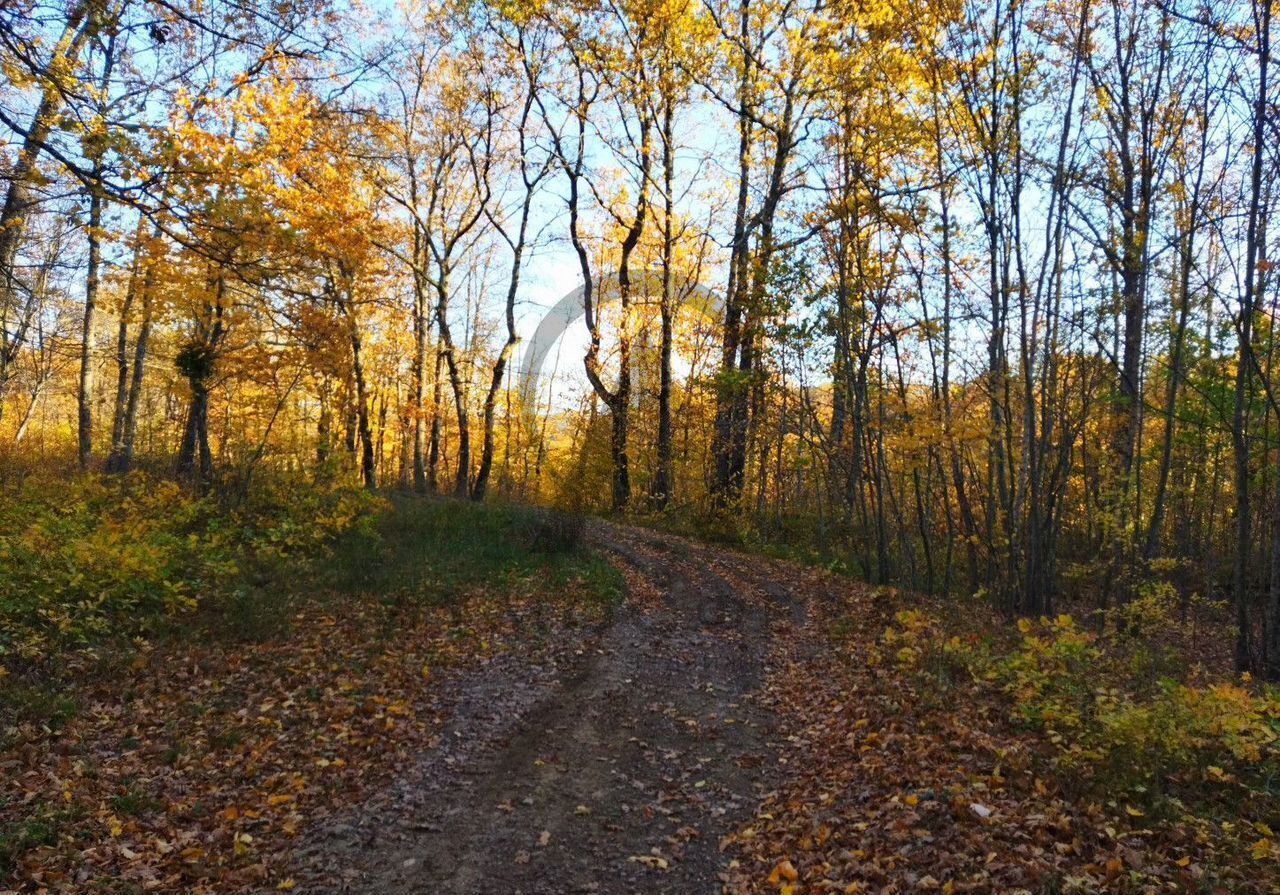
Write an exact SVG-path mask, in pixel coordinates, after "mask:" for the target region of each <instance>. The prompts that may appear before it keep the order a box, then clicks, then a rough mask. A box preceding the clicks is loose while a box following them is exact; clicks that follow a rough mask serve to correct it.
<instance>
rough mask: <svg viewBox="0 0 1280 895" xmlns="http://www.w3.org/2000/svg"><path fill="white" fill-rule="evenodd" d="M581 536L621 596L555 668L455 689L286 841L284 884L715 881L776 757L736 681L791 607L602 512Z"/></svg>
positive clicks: (511, 660) (718, 885)
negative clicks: (427, 744)
mask: <svg viewBox="0 0 1280 895" xmlns="http://www.w3.org/2000/svg"><path fill="white" fill-rule="evenodd" d="M589 538H590V540H591V542H592V544H593V546H594V547H596V548H597V549H601V550H604V551H606V552H607V553H608V554H609V555H611V556H613V557H614V558H615V559H616V560H617V562H618V563H619V565H620V566H621V567H622V568H623V570H624V572H625V574H626V577H627V581H628V597H627V600H626V602H625V604H624V605H623V606H622V607H621V608H619V609H618V610H617V611H616V612H615V613H614V615H613V617H612V618H611V620H610V621H609V623H608V624H607V625H606V626H604V627H603V628H602V629H601V630H600V631H599V632H597V634H596V636H594V637H593V638H591V639H589V640H588V642H587V644H586V645H584V647H583V648H582V649H581V650H579V651H577V654H575V655H572V656H571V658H570V659H569V660H568V661H566V662H563V663H561V664H559V665H557V666H548V665H532V664H529V663H528V662H527V661H525V660H522V658H521V657H519V656H509V657H506V658H505V659H504V660H502V661H500V662H495V663H490V664H489V665H488V666H487V667H486V668H484V669H483V671H482V672H478V673H476V674H474V675H472V676H471V677H469V678H464V679H462V680H459V681H455V682H454V683H453V686H452V689H453V691H454V692H453V693H452V694H451V695H450V697H449V698H450V699H451V700H452V701H453V704H452V707H451V721H450V723H449V726H448V727H447V729H446V730H445V731H443V733H442V735H441V737H440V740H439V744H438V746H437V747H436V748H434V749H432V750H431V751H430V753H429V754H427V755H424V756H423V759H422V762H421V764H420V766H418V767H416V768H413V769H411V771H409V772H408V773H406V774H405V775H404V776H403V777H402V778H401V779H400V780H399V781H398V782H397V783H396V785H394V786H393V787H391V788H390V789H389V790H387V791H385V792H383V793H380V794H378V795H377V796H375V797H374V798H373V799H371V800H370V801H368V802H366V803H365V804H363V805H360V806H358V807H357V808H354V809H353V810H351V811H350V812H348V813H347V814H345V815H344V816H342V817H340V818H338V819H336V820H334V821H332V822H330V823H329V824H327V825H326V826H325V827H324V828H323V829H322V830H320V831H319V832H318V834H317V835H316V836H315V837H314V838H312V839H311V840H310V841H309V842H308V843H307V844H306V845H305V846H304V847H303V849H302V850H301V851H300V854H299V861H300V864H302V865H304V866H305V872H301V871H300V873H299V875H298V877H297V879H298V887H297V891H309V892H324V893H337V892H350V893H370V895H373V893H379V895H381V893H416V892H423V893H426V892H430V893H468V895H475V893H503V895H507V893H511V895H516V893H522V895H533V893H548V895H549V893H572V892H584V893H631V892H646V893H649V892H653V893H657V892H672V893H701V892H707V893H711V892H719V891H721V890H722V887H723V881H724V879H725V878H726V876H725V872H726V864H727V861H728V857H727V856H725V855H722V854H721V851H720V848H719V843H720V839H721V837H722V836H724V835H725V834H726V833H728V832H730V831H731V830H732V829H734V828H735V827H736V826H737V825H739V824H740V823H742V822H743V821H744V820H745V819H746V818H747V817H749V816H750V814H751V812H752V811H753V809H754V808H755V806H756V805H757V804H758V802H759V800H760V798H761V796H762V795H763V793H764V791H765V790H766V789H767V787H768V783H767V780H768V778H769V777H770V776H772V771H773V769H774V764H775V762H776V757H775V756H774V754H773V752H772V751H771V739H772V734H773V731H772V723H773V722H772V719H771V717H770V716H769V715H768V713H767V712H766V711H764V710H763V709H762V708H761V707H760V706H758V705H757V704H756V703H755V702H754V700H753V699H752V692H753V690H754V689H755V688H757V687H758V686H759V685H760V682H761V680H762V678H763V676H764V674H765V673H766V671H767V663H768V662H769V661H770V655H771V651H772V649H773V645H774V644H775V643H776V642H778V641H779V639H781V638H785V637H786V636H787V633H788V631H789V630H790V627H791V626H792V625H793V624H796V623H798V622H799V621H800V620H801V616H802V613H803V607H802V606H801V605H800V604H799V603H798V602H797V601H795V600H794V599H793V598H792V596H791V594H790V592H789V590H788V588H787V585H786V582H785V580H780V579H781V578H783V576H778V575H773V574H770V572H769V568H770V566H769V565H768V564H767V563H758V562H754V561H751V562H749V561H746V560H744V559H742V558H741V557H737V556H735V555H733V554H731V553H728V552H726V551H720V550H717V549H715V548H711V547H707V546H705V545H699V544H694V543H693V542H689V541H686V540H683V539H679V538H675V537H671V536H666V535H658V534H654V533H651V532H647V531H641V530H637V529H631V528H624V527H619V526H614V525H609V524H605V523H593V524H592V528H591V530H590V533H589Z"/></svg>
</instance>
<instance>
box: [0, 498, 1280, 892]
mask: <svg viewBox="0 0 1280 895" xmlns="http://www.w3.org/2000/svg"><path fill="white" fill-rule="evenodd" d="M432 512H435V511H434V510H433V511H432ZM467 512H474V511H471V510H468V511H467ZM486 512H487V511H486ZM446 513H447V514H448V515H449V516H450V517H452V516H457V515H459V514H461V515H466V514H463V513H462V509H461V508H460V509H458V510H457V511H453V510H446ZM433 518H435V517H433ZM479 518H480V517H476V519H479ZM485 518H488V517H485ZM437 521H438V520H437ZM480 521H482V522H483V520H480ZM432 524H435V523H434V522H433V523H432ZM474 524H476V520H475V519H469V518H468V519H460V520H459V521H458V522H457V525H458V527H459V528H460V529H469V528H470V527H471V526H472V525H474ZM389 530H393V531H394V530H396V528H395V527H394V526H393V527H392V528H391V529H389ZM413 531H414V529H412V528H408V527H406V528H404V529H403V533H402V534H401V535H400V537H402V538H405V539H411V538H413V537H415V535H414V534H413ZM497 533H498V532H496V531H488V530H486V531H485V532H484V535H485V540H484V544H485V545H493V544H496V545H497V546H496V547H493V548H492V549H502V538H501V537H497V538H495V537H492V535H494V534H497ZM585 540H586V542H587V545H588V547H589V548H590V550H589V553H588V554H586V555H587V556H600V555H602V556H605V557H607V558H608V559H609V560H610V562H611V563H612V564H613V565H614V566H615V567H616V568H617V569H618V570H619V572H620V574H621V576H622V578H623V579H624V580H625V591H626V596H625V599H624V600H622V601H621V602H620V603H617V604H611V605H610V604H607V603H600V602H599V592H600V582H599V581H598V580H595V579H599V577H600V573H599V570H598V569H597V568H596V567H595V566H592V565H582V563H584V562H592V563H594V562H597V561H596V560H594V559H590V560H588V559H574V560H571V561H569V565H568V566H567V567H566V569H561V571H560V572H556V573H555V574H554V575H553V573H552V571H549V569H550V567H548V569H542V568H540V567H538V566H537V565H536V564H535V565H534V566H530V567H528V568H524V569H523V571H522V572H521V573H520V575H518V576H516V575H514V574H513V575H506V576H505V577H503V578H502V579H501V580H502V581H504V582H506V584H504V585H503V586H502V587H497V588H495V587H494V586H493V583H492V582H488V583H486V584H484V586H472V585H466V586H465V587H463V588H462V591H461V595H459V596H457V598H456V599H450V600H449V601H444V602H441V603H440V604H439V605H433V606H431V607H427V608H423V606H422V605H419V604H417V603H412V602H409V603H406V602H405V601H404V600H403V599H401V598H400V597H394V598H388V597H387V595H386V594H385V593H384V594H382V595H381V596H382V598H381V599H380V598H379V597H378V595H377V594H374V595H373V596H372V597H368V596H366V597H365V598H362V599H360V600H355V599H351V600H342V601H331V602H330V603H328V604H321V605H318V606H305V607H302V608H300V609H299V610H298V614H297V617H296V618H295V619H294V620H293V623H292V624H291V625H290V627H289V631H288V633H284V634H281V635H279V636H272V637H270V638H268V639H267V640H265V641H262V642H253V641H248V642H235V643H227V644H223V643H219V642H216V641H211V642H209V643H198V644H193V643H188V642H180V643H170V644H164V645H161V646H159V647H157V648H155V649H153V650H152V649H148V650H146V651H143V652H141V653H140V654H138V655H137V656H136V657H135V658H134V659H133V660H132V661H131V662H129V663H128V664H127V665H126V666H125V667H124V668H123V673H122V674H117V675H116V676H114V677H111V676H107V677H103V678H102V679H101V680H100V681H98V682H97V683H94V684H93V685H91V686H86V687H84V688H82V689H80V690H78V691H77V692H76V693H75V694H74V698H75V700H76V701H77V704H78V708H77V710H76V711H75V712H74V713H71V712H70V711H69V712H68V713H67V717H66V718H64V719H61V720H59V721H57V722H56V723H54V722H53V721H51V720H45V721H42V722H39V723H37V722H26V723H23V724H21V725H18V726H16V727H12V728H10V729H9V731H8V734H9V735H8V737H7V741H5V742H0V773H2V774H3V779H4V782H5V790H4V794H3V798H0V859H5V860H6V861H7V862H8V867H7V868H6V869H5V872H6V873H8V874H9V879H10V880H11V882H10V883H9V886H6V884H5V877H4V876H3V875H0V893H3V892H4V891H6V890H7V889H8V888H11V889H12V890H14V891H21V892H32V893H45V892H47V893H90V892H92V893H130V895H133V893H144V892H161V893H179V892H182V893H193V895H211V893H240V892H268V891H294V892H314V893H326V895H327V893H334V895H336V893H365V895H381V893H393V892H394V893H417V892H421V893H428V892H430V893H463V892H466V893H482V895H487V893H494V895H498V893H501V895H537V893H545V895H550V893H577V892H581V893H608V895H613V893H616V895H622V893H681V895H683V893H715V892H725V893H734V895H736V893H752V895H754V893H770V895H802V893H803V895H814V893H823V892H839V893H851V895H856V893H871V892H876V893H906V892H917V891H940V892H1011V893H1012V892H1037V893H1038V892H1045V893H1054V892H1064V893H1065V892H1081V893H1083V892H1100V891H1113V892H1134V893H1137V892H1144V893H1145V892H1158V891H1167V892H1212V893H1217V892H1274V891H1277V889H1276V884H1275V880H1276V879H1278V878H1280V874H1278V873H1277V869H1278V867H1280V864H1278V863H1277V858H1280V852H1276V851H1273V849H1274V843H1273V836H1272V834H1271V833H1270V829H1269V828H1268V827H1266V825H1265V823H1263V819H1267V820H1271V821H1272V822H1273V823H1274V820H1273V815H1274V813H1275V810H1274V807H1273V808H1266V809H1265V810H1261V809H1262V808H1265V805H1263V806H1260V808H1259V810H1249V811H1245V810H1244V809H1243V807H1242V806H1240V805H1236V804H1232V803H1231V802H1230V800H1229V798H1228V799H1224V801H1223V804H1221V805H1220V806H1218V810H1219V815H1218V816H1217V817H1214V816H1213V813H1212V811H1210V812H1209V813H1208V814H1206V813H1205V812H1201V815H1200V816H1199V817H1191V816H1190V815H1189V814H1186V813H1183V812H1180V811H1179V812H1171V811H1170V809H1169V808H1168V804H1167V801H1168V800H1166V801H1165V802H1158V803H1156V804H1155V807H1151V806H1150V805H1148V803H1145V802H1142V801H1135V800H1133V799H1131V798H1130V797H1129V796H1127V795H1125V794H1123V793H1120V792H1117V793H1115V794H1114V796H1112V797H1108V795H1107V794H1106V793H1105V792H1104V793H1101V794H1099V793H1098V792H1097V791H1096V788H1093V789H1090V788H1086V787H1084V786H1081V785H1078V784H1079V783H1080V781H1078V780H1073V779H1072V775H1071V774H1070V773H1063V772H1061V770H1060V767H1059V766H1058V764H1057V763H1056V762H1055V760H1054V757H1055V749H1054V747H1053V746H1052V745H1051V744H1050V743H1049V742H1048V741H1047V740H1046V738H1045V737H1044V736H1043V735H1041V734H1037V733H1034V732H1030V731H1027V730H1025V729H1018V728H1016V727H1015V726H1014V725H1013V724H1012V723H1011V721H1010V712H1009V705H1008V703H1007V702H1006V701H1004V700H1003V699H1002V698H1001V697H1000V694H999V693H996V692H993V691H992V689H991V688H990V687H984V686H981V685H980V684H979V683H976V682H973V681H970V680H968V679H966V678H964V676H963V675H961V674H959V673H953V672H952V671H950V670H948V669H945V668H941V669H933V670H926V671H925V672H920V671H918V670H917V671H912V670H910V669H904V668H901V667H896V666H895V665H894V663H893V662H892V661H886V655H891V653H892V650H893V648H895V645H894V644H888V643H886V642H885V641H886V634H885V632H886V629H887V627H888V626H891V625H892V624H893V623H894V619H895V616H896V614H897V613H898V612H899V610H901V609H902V608H903V606H904V605H910V606H922V605H928V606H930V607H931V608H932V609H937V610H938V611H939V612H942V611H945V610H943V609H942V608H941V606H940V603H939V601H933V603H928V601H925V600H924V598H920V597H917V596H915V595H910V599H907V598H906V595H902V594H899V593H897V592H895V591H893V590H892V589H886V588H879V589H876V588H870V587H867V586H865V585H862V584H859V583H857V582H855V581H852V580H851V579H849V578H847V577H844V576H839V575H833V574H830V573H828V572H825V571H822V570H819V569H814V568H810V567H806V566H800V565H796V564H792V563H788V562H784V561H781V560H772V559H766V558H761V557H757V556H750V555H746V554H742V553H737V552H734V551H732V550H728V549H724V548H721V547H716V546H710V545H706V544H702V543H698V542H695V541H692V540H689V539H685V538H681V537H678V536H675V535H671V534H664V533H658V532H654V531H650V530H647V529H640V528H635V527H628V526H623V525H617V524H613V523H608V522H603V521H592V522H589V523H588V526H587V530H586V535H585ZM395 549H397V550H399V549H402V548H401V547H396V548H395ZM431 549H432V550H435V551H436V552H437V553H440V554H445V553H449V552H451V551H452V552H454V553H456V552H457V551H458V550H459V549H461V548H458V547H456V546H453V547H446V548H441V547H440V546H438V545H437V546H434V547H431ZM485 549H490V548H489V547H486V548H485ZM522 561H523V560H522ZM408 564H409V566H414V567H416V565H417V562H416V560H415V561H411V562H409V563H408ZM556 568H559V567H556ZM419 574H421V573H419ZM504 574H505V573H504ZM558 575H567V576H568V577H566V578H564V579H563V580H561V578H559V577H556V576H558ZM593 582H594V583H593ZM365 583H366V584H368V583H369V582H368V581H366V582H365ZM372 583H373V585H374V586H375V587H377V588H381V587H384V586H385V585H386V582H382V581H373V582H372ZM548 588H550V589H551V590H552V591H554V590H556V589H559V590H562V591H563V594H562V595H561V596H562V599H560V600H558V601H557V600H554V599H551V600H549V599H547V597H546V594H547V592H548ZM591 594H595V596H594V597H593V596H591ZM935 603H939V605H933V604H935ZM952 611H953V613H954V612H955V611H956V610H955V607H952ZM966 611H967V610H965V609H963V607H962V608H961V609H960V610H959V612H960V613H961V614H964V613H965V612H966ZM970 614H974V615H977V614H981V610H978V609H973V610H972V612H971V613H970ZM971 621H972V620H971ZM981 623H983V624H990V621H989V620H985V621H982V622H981ZM928 636H933V635H932V633H931V634H929V635H928ZM83 676H85V677H87V678H90V677H92V674H91V672H90V671H89V670H85V672H84V674H83ZM95 680H97V679H96V678H95ZM46 708H48V707H46ZM53 709H54V710H56V709H57V706H53ZM46 714H48V712H46ZM1214 770H1218V771H1219V773H1221V771H1220V769H1214ZM1162 805H1163V807H1162ZM1255 807H1259V806H1255ZM1250 849H1251V850H1250Z"/></svg>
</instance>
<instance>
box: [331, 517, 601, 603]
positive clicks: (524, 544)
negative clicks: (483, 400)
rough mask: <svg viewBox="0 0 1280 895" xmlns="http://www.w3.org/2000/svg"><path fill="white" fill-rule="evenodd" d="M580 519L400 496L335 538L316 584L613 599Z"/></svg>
mask: <svg viewBox="0 0 1280 895" xmlns="http://www.w3.org/2000/svg"><path fill="white" fill-rule="evenodd" d="M583 524H584V523H583V520H582V518H581V517H579V516H575V515H573V514H569V513H564V512H561V511H558V510H550V509H545V508H535V507H520V506H514V505H506V504H475V503H469V502H463V501H453V500H435V499H429V498H421V497H414V496H409V495H396V496H393V497H392V498H391V501H390V508H389V509H388V510H387V511H386V512H384V513H382V514H381V515H380V516H379V517H378V519H377V521H376V524H375V525H373V526H370V527H368V528H366V529H360V530H352V531H351V532H349V533H348V534H347V535H345V536H343V537H341V538H339V540H338V542H337V544H336V545H335V548H334V550H333V553H332V555H331V556H330V557H329V558H328V560H326V561H325V563H324V564H323V566H322V568H321V569H320V570H319V571H320V576H319V581H318V583H319V584H321V585H327V586H328V587H331V588H333V589H334V590H336V591H338V592H339V593H345V594H377V595H379V596H380V597H381V598H382V599H384V600H386V601H390V602H397V603H402V602H409V603H411V604H412V603H416V604H426V605H446V604H449V603H451V602H453V601H454V600H456V599H457V598H458V597H461V596H465V595H467V594H470V593H474V592H476V591H478V590H490V589H503V590H505V591H506V592H510V593H523V594H533V595H539V596H543V597H546V598H548V599H554V598H556V597H558V596H560V595H563V594H566V593H573V594H575V595H577V596H578V597H579V598H581V599H587V600H592V601H595V602H598V604H599V605H600V607H601V608H607V607H609V606H611V605H613V604H615V603H616V602H617V601H618V600H619V598H620V597H621V594H622V579H621V576H620V575H619V574H618V572H617V570H616V569H615V568H614V567H613V566H612V565H610V564H609V563H608V562H606V561H605V560H604V559H603V558H602V557H600V556H598V555H596V554H595V553H593V552H591V551H589V550H587V549H586V547H585V546H584V545H583V543H582V529H583Z"/></svg>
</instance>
